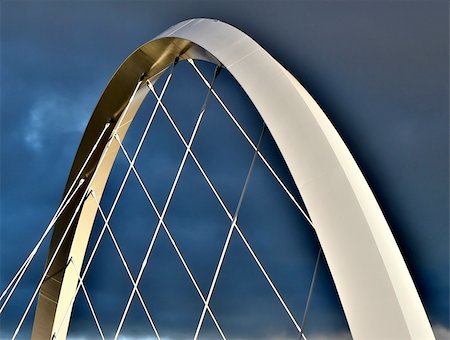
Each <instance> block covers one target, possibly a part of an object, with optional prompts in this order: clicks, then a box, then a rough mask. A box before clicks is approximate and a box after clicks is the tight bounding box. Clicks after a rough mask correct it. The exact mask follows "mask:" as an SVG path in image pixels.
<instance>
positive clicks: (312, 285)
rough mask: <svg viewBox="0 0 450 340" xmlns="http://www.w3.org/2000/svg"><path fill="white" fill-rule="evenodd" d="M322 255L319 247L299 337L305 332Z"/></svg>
mask: <svg viewBox="0 0 450 340" xmlns="http://www.w3.org/2000/svg"><path fill="white" fill-rule="evenodd" d="M321 255H322V248H321V247H320V246H319V251H318V253H317V258H316V264H315V266H314V272H313V276H312V279H311V284H310V286H309V291H308V298H307V299H306V306H305V311H304V312H303V319H302V325H301V329H302V330H301V333H300V335H303V334H304V332H305V321H306V315H307V314H308V310H309V304H310V302H311V297H312V292H313V290H314V285H315V282H316V275H317V271H318V269H319V261H320V257H321Z"/></svg>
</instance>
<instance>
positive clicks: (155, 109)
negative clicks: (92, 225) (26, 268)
mask: <svg viewBox="0 0 450 340" xmlns="http://www.w3.org/2000/svg"><path fill="white" fill-rule="evenodd" d="M174 67H175V63H174V65H173V66H172V69H171V71H170V73H169V75H168V76H167V78H166V80H165V82H164V86H163V89H162V91H161V95H160V98H159V100H158V102H157V103H156V105H155V107H154V109H153V111H152V114H151V116H150V119H149V120H148V122H147V125H146V127H145V130H144V133H143V134H142V137H141V140H140V142H139V145H138V147H137V149H136V152H135V154H134V156H133V158H134V159H136V158H137V156H138V154H139V151H140V148H141V146H142V144H143V142H144V139H145V137H146V136H147V134H148V131H149V129H150V126H151V124H152V122H153V120H154V117H155V115H156V113H157V110H158V107H159V105H160V104H159V102H160V100H161V99H162V97H163V96H164V93H165V92H166V89H167V87H168V85H169V82H170V79H171V78H172V73H173V70H174ZM139 84H140V83H139ZM148 84H149V82H148V81H147V86H148ZM115 134H116V133H115V132H114V133H113V134H112V135H111V137H113V136H115ZM113 140H116V139H115V138H111V141H113ZM128 176H129V171H127V173H126V174H125V176H124V178H123V180H122V183H121V184H120V187H119V190H118V191H117V193H116V196H115V198H114V201H113V204H112V206H111V208H110V211H109V213H108V216H107V221H108V222H109V220H110V218H111V216H112V214H113V212H114V209H115V207H116V205H117V202H118V200H119V197H120V195H121V193H122V191H123V188H124V187H125V183H126V181H127V179H128ZM105 231H106V223H105V224H103V227H102V229H101V231H100V234H99V236H98V237H97V240H96V242H95V244H94V247H93V249H92V252H91V255H90V256H89V259H88V261H87V263H86V266H85V268H84V271H83V273H82V275H81V279H82V280H83V279H84V277H85V276H86V274H87V272H88V270H89V267H90V266H91V263H92V260H93V259H94V256H95V254H96V252H97V249H98V247H99V245H100V242H101V240H102V238H103V235H104V233H105ZM80 286H81V285H80V284H78V285H77V288H76V290H75V294H74V295H73V296H72V299H71V303H70V304H69V305H68V306H67V309H66V311H65V314H64V318H63V320H65V318H66V317H67V315H68V314H69V310H70V305H72V304H73V302H74V301H75V297H76V295H77V294H78V291H79V289H80ZM61 325H62V324H61ZM61 325H60V327H59V329H58V331H57V333H56V334H58V333H59V330H60V328H61Z"/></svg>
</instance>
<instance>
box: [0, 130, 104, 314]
mask: <svg viewBox="0 0 450 340" xmlns="http://www.w3.org/2000/svg"><path fill="white" fill-rule="evenodd" d="M109 125H110V123H106V124H105V126H104V128H103V130H102V132H101V133H100V136H99V137H98V138H97V141H96V142H95V144H94V146H93V147H92V149H91V151H90V153H89V155H88V156H87V158H86V160H85V161H84V164H83V165H82V167H81V169H80V171H79V172H78V174H77V176H76V177H75V180H74V181H73V182H72V185H71V186H70V188H69V190H67V192H66V194H65V196H64V198H63V199H62V200H61V203H60V205H59V207H58V208H57V210H56V212H55V214H54V215H53V217H52V219H51V220H50V223H49V224H48V226H47V228H46V229H45V231H44V233H43V234H42V236H41V238H40V239H39V241H38V242H37V244H36V246H35V247H34V248H33V250H32V251H31V252H30V254H29V255H28V257H27V259H26V260H25V261H24V262H23V264H22V265H21V266H20V268H19V270H18V271H17V273H16V274H15V275H14V277H13V278H12V279H11V281H10V283H9V284H8V285H7V287H6V288H5V290H4V291H3V293H2V294H1V296H0V301H1V300H2V299H3V298H4V297H5V295H6V294H7V292H8V290H9V289H10V288H11V286H13V287H12V289H11V291H10V292H9V293H8V296H7V297H6V300H5V302H4V303H3V305H2V307H1V308H0V314H1V313H2V311H3V309H4V308H5V306H6V304H7V303H8V300H9V299H10V298H11V295H12V294H13V292H14V290H15V288H16V287H17V285H18V284H19V282H20V280H21V278H22V276H23V275H24V274H25V271H26V270H27V269H28V267H29V265H30V263H31V261H32V260H33V258H34V256H35V255H36V253H37V252H38V250H39V248H40V246H41V244H42V243H43V242H44V240H45V238H46V237H47V235H48V234H49V232H50V231H51V229H52V228H53V226H54V224H55V223H56V221H57V220H58V218H59V216H61V214H62V213H63V212H64V210H65V208H66V207H67V206H68V205H69V203H70V201H71V200H72V198H73V197H74V196H75V194H76V193H77V192H78V189H79V188H80V187H81V185H82V184H83V182H84V179H83V180H82V181H78V180H79V178H80V176H81V174H82V173H83V171H84V169H85V167H86V165H87V164H88V162H89V160H90V159H91V157H92V155H93V153H94V151H95V150H96V149H97V146H98V144H99V142H100V141H101V139H102V138H103V136H104V134H105V132H106V130H107V129H108V127H109ZM76 183H78V186H77V187H76V188H75V190H73V188H74V186H75V184H76ZM72 190H73V192H72Z"/></svg>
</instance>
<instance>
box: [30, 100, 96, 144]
mask: <svg viewBox="0 0 450 340" xmlns="http://www.w3.org/2000/svg"><path fill="white" fill-rule="evenodd" d="M92 102H93V100H92V98H90V96H86V95H78V96H77V95H75V96H74V97H72V98H69V97H67V96H64V95H61V94H56V93H54V94H51V95H50V96H48V97H46V98H39V99H38V100H37V101H35V102H34V103H33V104H32V105H31V108H30V110H29V115H28V122H27V124H26V126H25V130H24V139H25V142H26V144H27V145H28V146H29V147H30V148H31V149H33V150H34V151H41V150H42V148H43V147H44V144H45V140H46V139H48V138H49V137H58V136H61V135H63V134H66V133H71V132H77V133H81V132H83V130H84V128H85V126H86V123H87V119H88V117H89V115H90V114H91V111H92Z"/></svg>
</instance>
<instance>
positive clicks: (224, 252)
mask: <svg viewBox="0 0 450 340" xmlns="http://www.w3.org/2000/svg"><path fill="white" fill-rule="evenodd" d="M265 128H266V125H265V124H263V128H262V131H261V135H260V136H259V140H258V145H257V149H258V148H259V146H260V143H261V140H262V137H263V135H264V131H265ZM255 162H256V152H255V153H254V154H253V158H252V162H251V164H250V168H249V170H248V173H247V177H246V179H245V183H244V187H243V188H242V192H241V195H240V197H239V202H238V205H237V207H236V211H235V213H234V216H233V221H232V223H231V226H230V228H229V230H228V235H227V238H226V240H225V244H224V246H223V249H222V253H221V254H220V258H219V263H218V264H217V267H216V270H215V273H214V276H213V279H212V282H211V285H210V287H209V292H208V296H207V297H206V303H205V305H204V307H203V310H202V314H201V315H200V320H199V321H198V324H197V329H196V331H195V335H194V339H197V338H198V335H199V333H200V329H201V327H202V325H203V320H204V318H205V312H206V306H207V305H209V302H210V300H211V296H212V294H213V291H214V288H215V285H216V282H217V278H218V277H219V272H220V269H221V268H222V264H223V259H224V258H225V254H226V252H227V249H228V245H229V244H230V240H231V236H232V234H233V230H234V228H235V226H236V222H237V219H238V216H239V211H240V210H241V206H242V202H243V200H244V196H245V193H246V191H247V188H248V184H249V182H250V178H251V176H252V172H253V168H254V166H255Z"/></svg>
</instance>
